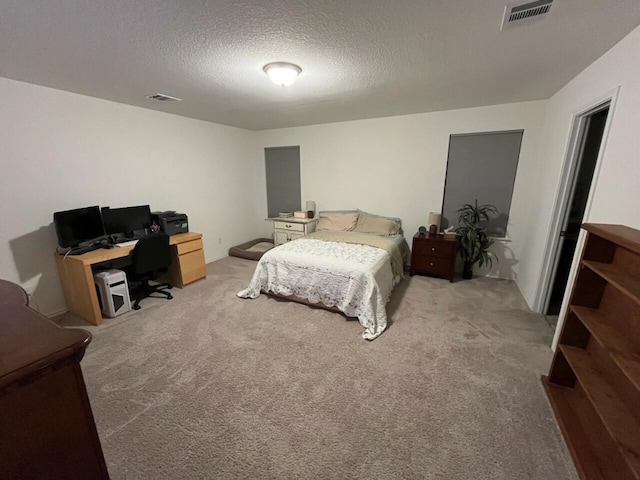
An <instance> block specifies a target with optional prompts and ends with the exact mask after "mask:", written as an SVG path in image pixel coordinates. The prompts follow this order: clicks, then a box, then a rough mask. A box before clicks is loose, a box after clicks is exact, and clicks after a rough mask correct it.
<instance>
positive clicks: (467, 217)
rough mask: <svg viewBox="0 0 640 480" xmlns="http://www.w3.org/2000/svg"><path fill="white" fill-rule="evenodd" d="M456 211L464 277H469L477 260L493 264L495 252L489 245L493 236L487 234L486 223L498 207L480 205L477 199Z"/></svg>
mask: <svg viewBox="0 0 640 480" xmlns="http://www.w3.org/2000/svg"><path fill="white" fill-rule="evenodd" d="M456 213H457V214H458V227H457V228H456V234H457V236H458V251H459V252H460V256H461V257H462V261H463V270H462V278H466V279H469V278H471V277H473V265H474V264H475V263H476V262H477V263H478V265H479V266H482V265H484V264H485V263H486V264H487V265H489V267H491V266H492V265H493V262H492V258H491V257H492V255H493V253H492V252H490V251H489V247H490V246H491V245H493V238H491V237H490V236H489V235H488V234H487V227H486V226H485V225H484V224H485V223H486V222H488V221H489V215H490V214H497V213H498V209H497V208H496V207H495V206H493V205H478V199H476V201H475V203H474V204H473V205H471V204H469V203H467V204H465V205H463V206H462V207H461V208H459V209H458V210H456ZM496 260H497V259H496Z"/></svg>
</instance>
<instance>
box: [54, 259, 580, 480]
mask: <svg viewBox="0 0 640 480" xmlns="http://www.w3.org/2000/svg"><path fill="white" fill-rule="evenodd" d="M255 265H256V264H255V262H252V261H250V260H244V259H240V258H235V257H227V258H224V259H222V260H218V261H216V262H213V263H211V264H209V265H208V277H207V279H206V280H203V281H200V282H197V283H195V284H193V285H190V286H189V287H187V288H185V289H183V290H179V289H173V293H174V297H175V298H174V299H173V300H170V301H167V300H163V299H147V300H144V301H143V302H142V304H141V305H142V309H141V310H139V311H137V312H130V313H127V314H125V315H122V316H120V317H117V318H114V319H107V320H106V322H105V324H104V325H103V326H101V327H92V326H87V325H86V324H83V323H81V322H78V321H76V320H74V319H73V317H72V316H71V315H67V316H66V317H65V318H64V319H63V320H62V324H63V325H67V326H72V325H81V326H82V327H83V328H86V329H87V330H89V331H91V332H92V333H93V335H94V337H93V341H92V343H91V344H90V345H89V347H88V349H87V353H86V355H85V358H84V360H83V361H82V364H81V365H82V370H83V372H84V376H85V381H86V384H87V389H88V393H89V398H90V401H91V405H92V408H93V413H94V416H95V420H96V424H97V427H98V432H99V434H100V439H101V442H102V447H103V450H104V455H105V458H106V461H107V465H108V468H109V472H110V475H111V477H112V478H113V479H174V480H175V479H236V478H237V479H244V478H247V479H249V478H250V479H288V478H296V479H298V478H304V479H316V478H318V479H339V478H345V479H346V478H349V479H447V480H456V479H474V480H477V479H494V480H514V479H553V480H561V479H571V480H573V479H577V475H576V472H575V468H574V466H573V463H572V461H571V459H570V456H569V454H568V451H567V448H566V446H565V444H564V442H563V440H562V437H561V434H560V431H559V428H558V426H557V424H556V422H555V419H554V417H553V414H552V411H551V408H550V407H549V404H548V402H547V400H546V397H545V395H544V392H543V389H542V386H541V384H540V375H541V374H544V373H546V372H547V371H548V368H549V364H550V362H551V358H552V352H551V350H550V347H549V346H550V344H551V339H552V337H553V331H552V329H551V328H550V326H549V324H548V323H547V321H546V320H545V318H544V317H543V316H542V315H539V314H535V313H532V312H531V311H529V310H528V309H527V307H526V304H525V303H524V301H523V299H522V296H521V295H520V293H519V291H518V289H517V287H516V286H515V284H513V283H512V282H509V281H505V280H497V279H489V278H474V279H473V280H468V281H457V282H455V283H453V284H451V283H449V282H448V281H446V280H442V279H436V278H428V277H423V276H414V277H407V278H406V279H405V280H403V281H402V282H401V283H400V284H399V285H398V286H397V287H396V289H395V290H394V293H393V294H392V298H391V301H390V303H389V305H388V308H387V311H388V316H389V326H388V329H387V331H385V332H384V333H383V334H382V335H381V336H380V337H379V338H377V339H376V340H374V341H373V342H367V341H366V340H363V339H362V338H361V337H360V334H361V333H362V330H363V329H362V327H361V326H360V324H359V323H358V322H357V320H348V319H347V318H346V317H344V316H342V315H340V314H338V313H332V312H328V311H325V310H322V309H318V308H312V307H308V306H305V305H301V304H296V303H292V302H287V301H282V300H277V299H274V298H270V297H267V296H265V295H262V296H260V297H259V298H257V299H255V300H246V299H240V298H238V297H236V292H238V291H239V290H241V289H243V288H245V287H246V286H247V284H248V282H249V280H250V278H251V275H252V273H253V270H254V268H255Z"/></svg>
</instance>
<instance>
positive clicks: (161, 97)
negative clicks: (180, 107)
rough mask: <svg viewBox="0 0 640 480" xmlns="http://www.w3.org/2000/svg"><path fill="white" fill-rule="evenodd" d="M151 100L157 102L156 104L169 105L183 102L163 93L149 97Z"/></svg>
mask: <svg viewBox="0 0 640 480" xmlns="http://www.w3.org/2000/svg"><path fill="white" fill-rule="evenodd" d="M147 98H148V99H149V100H155V101H156V102H162V103H169V102H181V101H182V100H181V99H179V98H176V97H170V96H169V95H164V94H162V93H155V94H153V95H149V96H148V97H147Z"/></svg>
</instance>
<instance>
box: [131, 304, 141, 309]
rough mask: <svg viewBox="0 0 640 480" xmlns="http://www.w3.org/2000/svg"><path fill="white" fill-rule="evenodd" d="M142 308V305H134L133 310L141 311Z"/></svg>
mask: <svg viewBox="0 0 640 480" xmlns="http://www.w3.org/2000/svg"><path fill="white" fill-rule="evenodd" d="M140 308H141V307H140V305H134V306H133V309H134V310H140Z"/></svg>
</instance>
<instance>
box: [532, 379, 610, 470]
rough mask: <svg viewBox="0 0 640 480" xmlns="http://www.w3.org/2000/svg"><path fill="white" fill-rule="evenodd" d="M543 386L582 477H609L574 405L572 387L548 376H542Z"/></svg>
mask: <svg viewBox="0 0 640 480" xmlns="http://www.w3.org/2000/svg"><path fill="white" fill-rule="evenodd" d="M542 386H543V387H544V389H545V392H546V393H547V398H548V399H549V403H550V404H551V408H552V409H553V413H554V414H555V416H556V420H557V421H558V425H559V426H560V430H561V431H562V434H563V435H564V439H565V441H566V442H567V447H568V448H569V452H570V453H571V456H572V457H573V462H574V463H575V465H576V470H577V471H578V474H579V475H580V478H581V479H583V480H606V478H607V477H605V475H604V473H603V472H602V470H601V468H600V465H599V464H598V462H597V460H596V459H597V455H596V450H595V449H594V448H593V445H591V442H589V440H588V437H587V434H586V433H585V431H584V428H583V427H582V423H581V422H580V415H578V413H577V412H576V411H575V410H574V409H573V407H572V402H571V399H570V395H571V389H568V388H565V387H561V386H558V385H555V384H553V383H550V382H549V378H548V377H546V376H543V377H542Z"/></svg>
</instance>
